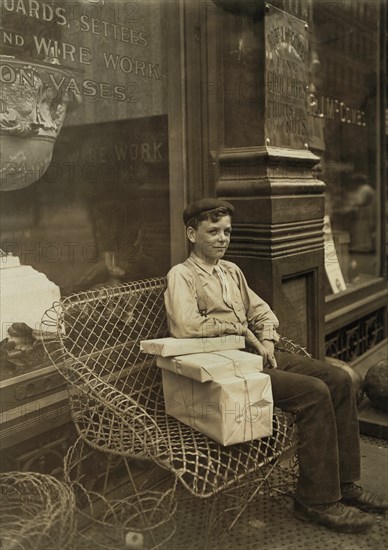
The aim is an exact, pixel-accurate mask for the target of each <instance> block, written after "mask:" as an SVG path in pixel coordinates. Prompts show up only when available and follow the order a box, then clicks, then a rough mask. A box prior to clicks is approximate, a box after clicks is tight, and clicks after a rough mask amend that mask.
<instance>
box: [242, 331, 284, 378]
mask: <svg viewBox="0 0 388 550" xmlns="http://www.w3.org/2000/svg"><path fill="white" fill-rule="evenodd" d="M245 339H246V341H247V344H249V345H250V346H252V347H253V348H254V349H255V350H256V351H257V353H258V354H259V355H261V357H262V358H263V366H264V367H266V368H267V369H276V368H277V364H276V359H275V356H274V343H273V342H272V340H264V341H263V342H260V341H259V340H258V339H257V338H256V336H255V335H254V334H253V332H251V331H250V330H249V329H247V332H246V334H245Z"/></svg>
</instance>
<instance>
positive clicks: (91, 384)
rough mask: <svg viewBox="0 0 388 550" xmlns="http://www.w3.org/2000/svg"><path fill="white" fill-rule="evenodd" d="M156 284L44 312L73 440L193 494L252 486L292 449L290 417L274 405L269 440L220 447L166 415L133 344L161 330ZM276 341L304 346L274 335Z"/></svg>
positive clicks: (157, 384)
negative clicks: (169, 477) (154, 470)
mask: <svg viewBox="0 0 388 550" xmlns="http://www.w3.org/2000/svg"><path fill="white" fill-rule="evenodd" d="M165 288H166V280H165V279H164V278H154V279H149V280H145V281H139V282H133V283H128V284H123V285H120V286H116V287H113V288H105V289H99V290H94V291H87V292H84V293H80V294H77V295H73V296H70V297H67V298H64V299H63V300H62V301H61V302H60V303H56V304H54V306H53V308H52V309H51V310H49V311H48V312H47V313H46V315H45V318H44V320H43V330H45V329H46V330H47V329H48V328H50V330H51V331H53V330H55V331H56V333H55V334H56V335H55V339H54V340H49V341H48V343H47V344H46V351H47V353H48V355H49V357H50V358H51V360H52V363H53V364H54V365H55V366H56V367H57V369H59V371H60V372H61V373H62V375H63V376H64V377H65V379H66V380H67V381H68V383H69V397H70V404H71V413H72V418H73V420H74V423H75V425H76V428H77V431H78V433H79V435H80V438H82V440H83V441H84V442H86V443H87V444H88V445H90V446H91V447H92V448H94V449H97V450H99V451H103V452H105V453H110V454H113V455H119V456H121V457H124V458H125V459H128V460H129V459H141V460H147V461H152V462H154V463H156V464H157V465H159V466H161V467H162V468H165V469H167V470H169V471H170V472H171V473H172V474H173V478H174V479H175V480H178V483H181V484H182V485H183V486H184V487H185V488H186V489H187V490H188V491H189V492H190V493H191V494H192V495H194V496H195V497H199V498H202V499H206V498H207V497H213V496H214V495H216V494H218V493H221V492H223V491H225V490H226V489H227V488H231V487H237V488H238V487H241V486H242V485H243V484H244V481H245V482H246V480H247V479H248V478H249V479H250V480H252V476H254V479H255V493H257V492H258V491H259V490H260V489H261V487H262V486H263V484H266V483H268V482H269V474H270V472H271V471H272V470H273V468H275V467H276V465H277V463H278V461H279V459H280V458H281V457H282V456H283V455H284V453H285V452H286V451H287V450H289V449H290V448H291V447H292V446H293V443H294V428H293V425H292V422H290V417H289V416H286V415H285V414H283V413H282V412H281V411H280V410H275V414H274V420H273V422H274V430H273V435H272V436H271V437H268V438H264V439H260V440H255V441H250V442H248V443H244V444H239V445H233V446H229V447H223V446H222V445H219V444H217V443H215V442H214V441H212V440H210V439H208V438H207V437H206V436H204V435H202V434H201V433H199V432H197V431H196V430H194V429H192V428H190V427H189V426H186V425H185V424H182V423H180V422H179V421H177V420H175V419H174V418H172V417H170V416H168V415H166V413H165V408H164V401H163V391H162V383H161V373H160V369H158V368H157V367H156V365H155V358H154V357H153V356H151V355H148V354H144V353H142V352H141V351H140V346H139V343H140V341H141V340H146V339H151V338H161V337H164V336H166V335H167V324H166V316H165V310H164V302H163V293H164V290H165ZM280 348H281V349H284V350H289V351H293V352H299V353H306V352H305V351H304V350H303V349H302V348H300V347H299V346H296V345H294V344H293V343H291V342H290V341H288V340H286V339H284V338H282V340H281V343H280ZM129 464H130V462H129ZM249 485H250V486H252V483H251V481H250V482H249ZM240 513H241V509H240V510H239V513H238V514H237V515H240Z"/></svg>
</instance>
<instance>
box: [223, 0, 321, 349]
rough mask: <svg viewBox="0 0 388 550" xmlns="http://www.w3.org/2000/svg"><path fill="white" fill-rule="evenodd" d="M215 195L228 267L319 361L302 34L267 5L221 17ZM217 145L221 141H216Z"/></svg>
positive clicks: (314, 201)
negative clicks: (228, 239)
mask: <svg viewBox="0 0 388 550" xmlns="http://www.w3.org/2000/svg"><path fill="white" fill-rule="evenodd" d="M222 19H223V23H222V29H223V31H222V33H223V40H222V47H221V50H222V67H223V74H222V78H221V82H222V86H221V87H222V106H223V111H222V112H223V115H222V117H221V118H222V126H223V129H222V132H221V134H222V136H223V139H222V145H220V146H218V150H217V151H216V152H215V153H214V157H215V165H216V168H215V170H216V177H215V180H216V193H217V195H218V196H220V197H224V198H227V199H228V200H230V201H231V202H232V203H233V204H234V205H235V207H236V215H235V218H234V223H233V235H232V244H231V247H230V250H229V254H228V258H229V259H230V260H232V261H235V262H236V263H237V264H238V265H240V267H241V268H242V269H243V271H244V272H245V273H246V275H247V278H248V281H249V283H250V285H251V286H252V288H253V289H254V290H255V291H257V292H258V293H259V295H260V296H262V297H263V298H264V299H265V300H267V301H268V302H269V303H270V304H271V306H272V308H273V309H274V311H275V313H276V314H277V315H278V317H279V319H280V321H281V328H280V331H281V333H282V334H284V335H285V336H288V337H290V338H292V339H293V340H295V341H296V342H298V343H300V344H302V345H304V346H306V347H307V348H308V349H309V351H310V352H311V353H312V354H313V355H314V356H316V357H320V358H322V357H323V355H324V330H323V329H324V277H325V272H324V245H323V216H324V188H325V186H324V183H323V182H322V181H320V180H318V179H316V178H315V177H314V176H313V174H312V168H313V166H314V165H315V164H317V163H318V161H319V158H318V157H317V156H316V155H315V154H313V152H312V151H311V147H310V146H309V131H308V124H309V115H308V109H309V105H308V104H309V98H308V84H309V59H308V26H307V24H305V22H304V21H302V20H300V19H298V18H295V17H293V16H290V15H287V14H286V13H284V12H283V11H280V10H278V9H277V8H274V7H272V6H268V5H267V6H266V7H265V8H263V9H262V11H261V12H260V11H258V10H257V9H256V10H254V12H253V13H247V14H244V13H242V12H241V10H238V9H237V11H236V10H232V11H228V10H227V11H225V13H224V14H223V17H222ZM219 143H220V141H219Z"/></svg>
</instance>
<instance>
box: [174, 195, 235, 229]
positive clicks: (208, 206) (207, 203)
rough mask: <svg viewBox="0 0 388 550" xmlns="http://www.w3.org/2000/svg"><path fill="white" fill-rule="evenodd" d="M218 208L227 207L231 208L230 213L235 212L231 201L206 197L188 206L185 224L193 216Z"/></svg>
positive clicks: (185, 211)
mask: <svg viewBox="0 0 388 550" xmlns="http://www.w3.org/2000/svg"><path fill="white" fill-rule="evenodd" d="M216 208H226V209H227V210H229V212H230V214H233V212H234V206H233V205H232V204H230V202H227V201H224V200H222V199H214V198H205V199H200V200H199V201H195V202H192V203H191V204H188V205H187V206H186V208H185V209H184V211H183V221H184V222H185V225H187V222H188V221H190V220H191V219H192V218H196V217H198V216H199V215H200V214H202V213H203V212H209V211H210V210H215V209H216Z"/></svg>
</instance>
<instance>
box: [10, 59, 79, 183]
mask: <svg viewBox="0 0 388 550" xmlns="http://www.w3.org/2000/svg"><path fill="white" fill-rule="evenodd" d="M70 79H71V74H70V71H69V70H68V69H64V68H62V67H61V66H60V65H59V64H58V62H57V60H56V59H50V60H49V62H47V63H46V62H34V61H23V60H20V59H16V58H15V57H13V56H6V55H2V56H0V151H1V163H0V190H1V191H14V190H17V189H21V188H23V187H27V186H28V185H30V184H32V183H34V182H35V181H37V180H38V179H40V178H41V177H42V176H43V174H44V173H45V172H46V170H47V168H48V166H49V164H50V162H51V157H52V153H53V148H54V143H55V140H56V138H57V136H58V134H59V132H60V129H61V127H62V124H63V121H64V119H65V116H66V111H67V107H68V103H69V94H68V92H67V89H66V87H65V86H64V83H65V82H67V83H68V82H69V81H70Z"/></svg>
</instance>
